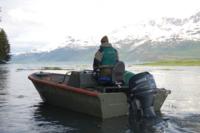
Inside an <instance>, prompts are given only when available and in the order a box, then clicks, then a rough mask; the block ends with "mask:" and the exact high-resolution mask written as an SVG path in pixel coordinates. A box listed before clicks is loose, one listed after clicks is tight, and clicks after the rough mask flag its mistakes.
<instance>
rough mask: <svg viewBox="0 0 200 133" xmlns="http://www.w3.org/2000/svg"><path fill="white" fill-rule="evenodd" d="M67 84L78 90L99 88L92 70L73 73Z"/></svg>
mask: <svg viewBox="0 0 200 133" xmlns="http://www.w3.org/2000/svg"><path fill="white" fill-rule="evenodd" d="M67 84H68V85H70V86H73V87H78V88H94V87H96V86H97V83H96V81H95V79H94V78H93V74H92V71H91V70H87V71H72V73H71V75H70V77H69V81H68V83H67Z"/></svg>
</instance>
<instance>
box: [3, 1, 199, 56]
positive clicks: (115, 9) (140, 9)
mask: <svg viewBox="0 0 200 133" xmlns="http://www.w3.org/2000/svg"><path fill="white" fill-rule="evenodd" d="M199 5H200V0H0V7H1V13H0V15H1V19H2V22H1V23H0V27H3V29H4V30H5V31H6V33H7V36H8V39H9V41H10V44H11V52H12V53H18V52H27V51H32V50H47V49H53V48H56V47H58V46H62V45H64V44H65V40H66V37H67V36H72V37H74V38H77V39H82V40H92V42H94V43H96V44H94V45H99V44H98V42H99V40H100V38H101V37H102V36H103V35H108V36H109V35H110V34H111V32H112V31H113V30H115V29H117V28H120V27H122V26H126V25H130V24H135V23H139V22H140V21H143V20H148V19H155V18H160V17H176V18H185V17H189V16H191V15H193V14H195V13H196V12H197V11H199V9H200V6H199Z"/></svg>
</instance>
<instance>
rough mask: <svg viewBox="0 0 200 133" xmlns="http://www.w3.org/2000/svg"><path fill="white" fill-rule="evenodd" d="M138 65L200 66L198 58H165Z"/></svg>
mask: <svg viewBox="0 0 200 133" xmlns="http://www.w3.org/2000/svg"><path fill="white" fill-rule="evenodd" d="M140 65H146V66H200V60H184V59H182V60H165V61H156V62H151V63H144V64H140Z"/></svg>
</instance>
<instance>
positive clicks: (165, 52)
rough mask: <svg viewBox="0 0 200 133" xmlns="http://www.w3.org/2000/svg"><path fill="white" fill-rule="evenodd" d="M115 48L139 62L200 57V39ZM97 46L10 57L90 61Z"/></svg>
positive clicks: (30, 60) (14, 59) (26, 60)
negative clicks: (132, 47)
mask: <svg viewBox="0 0 200 133" xmlns="http://www.w3.org/2000/svg"><path fill="white" fill-rule="evenodd" d="M121 44H122V45H121V47H120V48H117V49H118V52H119V56H120V60H123V61H125V62H131V63H135V64H140V63H143V62H155V61H160V60H164V61H165V60H181V59H183V60H185V59H188V60H193V59H200V41H191V40H190V41H189V40H188V41H187V40H184V41H168V42H162V43H160V42H151V41H149V42H146V43H145V44H143V45H140V46H138V47H136V48H134V49H132V50H131V48H130V47H131V44H132V43H131V42H130V43H129V44H123V43H121ZM97 49H98V47H95V46H88V47H84V48H70V47H63V48H58V49H55V50H53V51H50V52H40V53H26V54H20V55H15V56H13V57H12V61H11V62H14V63H37V62H92V61H93V58H94V54H95V52H96V51H97Z"/></svg>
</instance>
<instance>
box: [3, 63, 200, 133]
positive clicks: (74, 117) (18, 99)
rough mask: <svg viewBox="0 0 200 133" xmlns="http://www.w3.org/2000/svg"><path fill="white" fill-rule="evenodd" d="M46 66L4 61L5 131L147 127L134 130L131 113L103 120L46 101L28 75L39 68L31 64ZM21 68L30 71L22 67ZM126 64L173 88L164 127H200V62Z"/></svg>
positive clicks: (78, 132) (121, 132)
mask: <svg viewBox="0 0 200 133" xmlns="http://www.w3.org/2000/svg"><path fill="white" fill-rule="evenodd" d="M57 65H58V64H57ZM41 66H46V65H27V64H24V65H14V64H8V65H0V133H27V132H28V133H131V132H134V133H136V132H138V133H142V132H143V131H140V129H137V131H136V130H133V129H132V128H136V127H132V126H131V125H130V123H129V122H128V117H127V116H123V117H118V118H112V119H108V120H105V121H101V120H99V119H97V118H93V117H90V116H87V115H83V114H79V113H75V112H71V111H68V110H63V109H60V108H55V107H53V106H49V105H45V104H44V103H43V102H42V100H41V98H40V96H39V94H38V93H37V91H36V89H35V88H34V86H33V84H32V83H31V82H30V81H29V80H28V79H27V76H28V75H29V74H31V73H33V72H36V71H38V70H29V69H33V68H40V67H41ZM52 66H56V65H52ZM60 66H62V67H64V68H68V69H76V68H77V67H78V68H79V69H83V68H86V69H89V68H90V66H87V65H81V66H79V65H61V64H59V67H60ZM21 68H25V70H23V71H20V70H21ZM127 69H129V70H131V71H133V72H135V73H138V72H142V71H149V72H151V73H152V74H153V75H154V77H155V79H156V83H157V86H158V87H160V88H162V87H165V88H166V89H170V90H171V91H172V94H171V95H169V97H168V98H167V100H166V101H165V103H164V105H163V107H162V116H163V117H167V118H169V120H168V122H167V123H168V127H165V131H163V132H166V133H198V132H200V102H199V101H200V67H139V66H127ZM58 72H60V71H58ZM61 72H65V71H61ZM140 128H141V130H142V129H144V127H140ZM149 132H150V131H149Z"/></svg>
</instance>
